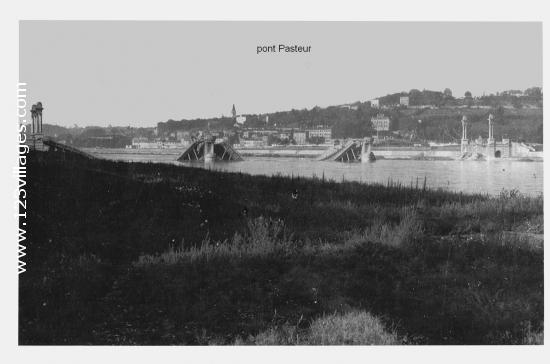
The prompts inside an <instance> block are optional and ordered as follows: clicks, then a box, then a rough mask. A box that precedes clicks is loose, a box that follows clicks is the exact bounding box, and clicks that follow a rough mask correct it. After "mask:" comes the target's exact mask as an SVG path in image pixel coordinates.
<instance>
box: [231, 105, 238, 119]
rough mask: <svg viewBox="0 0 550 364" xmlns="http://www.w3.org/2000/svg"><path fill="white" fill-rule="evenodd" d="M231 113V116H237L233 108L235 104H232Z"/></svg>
mask: <svg viewBox="0 0 550 364" xmlns="http://www.w3.org/2000/svg"><path fill="white" fill-rule="evenodd" d="M231 115H232V116H233V119H235V118H236V117H237V111H236V110H235V104H233V108H232V109H231Z"/></svg>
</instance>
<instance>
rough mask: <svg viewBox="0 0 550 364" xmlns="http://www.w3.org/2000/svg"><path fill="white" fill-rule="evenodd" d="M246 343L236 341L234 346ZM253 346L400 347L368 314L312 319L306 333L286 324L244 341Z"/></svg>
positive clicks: (390, 333) (390, 334) (393, 335)
mask: <svg viewBox="0 0 550 364" xmlns="http://www.w3.org/2000/svg"><path fill="white" fill-rule="evenodd" d="M244 343H246V342H244V341H242V340H241V339H238V340H237V342H236V344H244ZM248 343H252V344H254V345H398V344H400V343H402V341H401V340H399V339H398V337H397V335H396V334H395V333H394V332H391V331H388V330H387V329H386V327H385V326H384V325H383V324H382V322H381V321H380V319H378V318H376V317H374V316H373V315H371V314H370V313H369V312H365V311H351V312H348V313H346V314H337V313H335V314H332V315H326V316H323V317H320V318H317V319H315V320H314V321H313V322H312V323H311V325H310V327H309V329H308V330H303V331H301V330H300V329H299V328H298V325H296V326H290V325H288V324H285V325H282V326H281V327H279V328H273V327H271V328H269V329H268V330H266V331H264V332H262V333H260V334H258V335H256V336H254V337H250V338H249V339H248Z"/></svg>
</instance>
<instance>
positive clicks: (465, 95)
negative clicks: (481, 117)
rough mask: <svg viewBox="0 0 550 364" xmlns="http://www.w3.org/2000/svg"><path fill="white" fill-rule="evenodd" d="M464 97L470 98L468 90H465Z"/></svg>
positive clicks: (470, 94)
mask: <svg viewBox="0 0 550 364" xmlns="http://www.w3.org/2000/svg"><path fill="white" fill-rule="evenodd" d="M464 97H465V98H467V99H471V98H472V93H471V92H470V91H466V92H465V93H464Z"/></svg>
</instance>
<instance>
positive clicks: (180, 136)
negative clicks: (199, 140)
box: [176, 130, 191, 141]
mask: <svg viewBox="0 0 550 364" xmlns="http://www.w3.org/2000/svg"><path fill="white" fill-rule="evenodd" d="M176 139H177V140H179V141H190V140H191V133H190V132H188V131H183V130H178V131H177V132H176Z"/></svg>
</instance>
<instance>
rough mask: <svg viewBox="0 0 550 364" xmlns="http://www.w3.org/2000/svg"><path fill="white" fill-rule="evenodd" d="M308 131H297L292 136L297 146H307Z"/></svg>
mask: <svg viewBox="0 0 550 364" xmlns="http://www.w3.org/2000/svg"><path fill="white" fill-rule="evenodd" d="M307 135H308V132H307V131H295V132H294V133H293V135H292V137H293V139H294V141H295V142H296V144H306V141H307Z"/></svg>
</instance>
